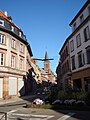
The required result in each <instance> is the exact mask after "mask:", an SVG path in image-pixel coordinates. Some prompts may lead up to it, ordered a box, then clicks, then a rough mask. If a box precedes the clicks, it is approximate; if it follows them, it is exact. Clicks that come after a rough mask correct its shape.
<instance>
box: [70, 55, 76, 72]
mask: <svg viewBox="0 0 90 120" xmlns="http://www.w3.org/2000/svg"><path fill="white" fill-rule="evenodd" d="M71 64H72V70H75V69H76V67H75V55H73V56H72V57H71Z"/></svg>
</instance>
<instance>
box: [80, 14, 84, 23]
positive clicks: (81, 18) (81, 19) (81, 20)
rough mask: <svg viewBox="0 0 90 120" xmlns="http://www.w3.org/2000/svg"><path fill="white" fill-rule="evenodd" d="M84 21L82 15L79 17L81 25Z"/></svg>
mask: <svg viewBox="0 0 90 120" xmlns="http://www.w3.org/2000/svg"><path fill="white" fill-rule="evenodd" d="M83 21H84V15H83V14H82V15H81V16H80V23H82V22H83Z"/></svg>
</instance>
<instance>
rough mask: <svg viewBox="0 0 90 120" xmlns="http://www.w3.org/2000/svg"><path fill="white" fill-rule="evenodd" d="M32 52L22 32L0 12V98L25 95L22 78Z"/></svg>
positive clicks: (10, 19)
mask: <svg viewBox="0 0 90 120" xmlns="http://www.w3.org/2000/svg"><path fill="white" fill-rule="evenodd" d="M31 56H32V51H31V48H30V45H29V43H28V42H27V39H26V37H25V35H24V34H23V31H22V30H21V29H20V28H19V27H18V26H17V25H15V24H14V23H13V22H12V18H11V17H10V16H7V12H5V13H3V12H2V11H0V98H3V99H6V98H10V97H12V96H19V95H24V94H25V86H24V79H23V77H24V76H25V75H26V72H27V71H28V68H29V64H28V61H27V57H28V59H29V60H30V59H31Z"/></svg>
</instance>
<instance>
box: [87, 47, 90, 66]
mask: <svg viewBox="0 0 90 120" xmlns="http://www.w3.org/2000/svg"><path fill="white" fill-rule="evenodd" d="M86 56H87V64H90V46H89V47H88V48H87V49H86Z"/></svg>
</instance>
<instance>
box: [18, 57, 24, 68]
mask: <svg viewBox="0 0 90 120" xmlns="http://www.w3.org/2000/svg"><path fill="white" fill-rule="evenodd" d="M19 68H20V70H23V59H22V58H20V61H19Z"/></svg>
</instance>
